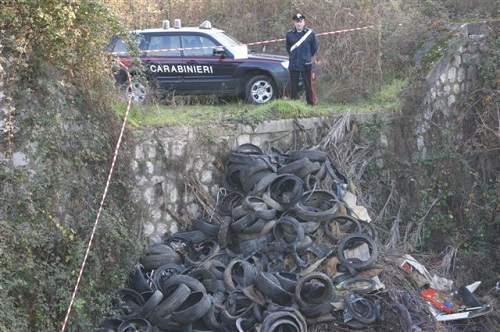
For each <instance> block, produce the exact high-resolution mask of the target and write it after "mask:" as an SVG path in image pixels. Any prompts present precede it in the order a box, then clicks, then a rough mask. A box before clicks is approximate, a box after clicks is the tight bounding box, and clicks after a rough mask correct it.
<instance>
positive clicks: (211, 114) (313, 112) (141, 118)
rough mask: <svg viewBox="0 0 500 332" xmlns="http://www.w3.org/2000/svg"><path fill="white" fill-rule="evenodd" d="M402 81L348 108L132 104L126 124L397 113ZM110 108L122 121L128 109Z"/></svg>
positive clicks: (123, 104) (190, 100)
mask: <svg viewBox="0 0 500 332" xmlns="http://www.w3.org/2000/svg"><path fill="white" fill-rule="evenodd" d="M405 84H406V81H403V80H394V81H392V82H390V83H389V84H386V85H384V86H382V87H381V89H380V90H379V91H377V92H375V93H374V94H373V95H372V96H371V97H370V98H367V99H364V100H359V101H358V102H356V103H350V104H335V103H329V104H322V103H320V104H318V105H316V106H314V107H310V106H308V105H306V104H305V102H304V101H300V100H289V99H285V98H284V99H276V100H274V101H272V102H270V103H267V104H265V105H252V104H248V103H246V102H244V101H241V100H238V99H236V98H234V99H226V100H222V99H217V98H214V97H189V96H185V97H175V98H172V99H171V100H170V101H169V103H168V104H167V103H163V104H160V103H149V104H145V105H137V104H132V107H131V110H130V113H129V118H128V124H129V126H130V127H132V128H139V127H152V126H153V127H154V126H169V125H170V126H175V125H199V124H202V123H228V122H229V123H234V122H237V123H243V124H249V125H256V124H258V123H260V122H262V121H266V120H280V119H293V118H305V117H314V116H328V115H332V114H336V113H342V112H345V111H347V110H349V111H351V112H353V113H373V112H386V111H393V110H397V109H399V108H400V107H401V100H400V99H399V93H400V92H401V90H402V89H403V88H404V86H405ZM111 107H112V108H113V109H114V110H115V112H116V113H117V114H118V115H119V116H120V117H121V118H123V117H124V115H125V112H126V110H127V107H128V101H127V100H125V99H124V98H122V99H117V100H115V101H113V103H112V105H111Z"/></svg>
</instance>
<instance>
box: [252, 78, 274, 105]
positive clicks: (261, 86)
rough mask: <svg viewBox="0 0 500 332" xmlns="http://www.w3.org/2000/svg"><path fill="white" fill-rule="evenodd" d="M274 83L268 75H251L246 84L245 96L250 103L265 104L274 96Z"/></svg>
mask: <svg viewBox="0 0 500 332" xmlns="http://www.w3.org/2000/svg"><path fill="white" fill-rule="evenodd" d="M277 92H278V91H277V89H276V85H275V84H274V82H273V80H272V79H271V78H270V77H269V76H265V75H259V76H255V77H252V78H251V79H250V80H249V81H248V82H247V86H246V98H247V100H248V102H250V103H252V104H265V103H267V102H270V101H271V100H273V99H275V98H276V95H277Z"/></svg>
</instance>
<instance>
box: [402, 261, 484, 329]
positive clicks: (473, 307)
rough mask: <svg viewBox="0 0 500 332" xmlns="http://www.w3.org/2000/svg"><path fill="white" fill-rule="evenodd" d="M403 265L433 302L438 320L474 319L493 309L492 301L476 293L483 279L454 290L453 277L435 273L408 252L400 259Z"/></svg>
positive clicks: (423, 294)
mask: <svg viewBox="0 0 500 332" xmlns="http://www.w3.org/2000/svg"><path fill="white" fill-rule="evenodd" d="M399 267H400V268H401V269H403V270H404V271H406V272H407V273H408V274H409V275H410V277H411V278H412V279H413V281H414V282H415V283H416V284H417V285H418V287H419V288H420V289H421V294H422V297H423V298H424V299H425V300H426V301H427V302H428V303H429V307H430V311H431V312H432V314H433V315H434V317H435V318H436V320H437V321H441V322H444V321H454V320H460V319H471V318H474V317H478V316H482V315H486V314H488V313H490V312H491V311H492V310H493V308H492V307H491V306H490V305H488V304H484V303H481V302H480V301H479V300H478V299H477V298H476V297H475V296H474V295H473V292H474V291H475V290H476V289H477V288H478V287H479V285H480V284H481V282H480V281H476V282H474V283H472V284H470V285H467V286H462V287H460V288H458V289H456V290H453V281H451V280H448V279H446V278H442V277H439V276H436V275H434V276H431V274H430V273H429V271H428V270H427V268H426V267H425V266H424V265H423V264H421V263H420V262H418V261H417V260H416V259H415V258H414V257H412V256H411V255H408V254H405V255H403V257H402V259H400V260H399Z"/></svg>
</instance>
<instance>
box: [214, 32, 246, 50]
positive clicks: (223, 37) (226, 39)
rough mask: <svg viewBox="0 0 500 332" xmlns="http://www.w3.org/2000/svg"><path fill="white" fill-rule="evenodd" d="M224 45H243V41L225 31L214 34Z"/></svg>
mask: <svg viewBox="0 0 500 332" xmlns="http://www.w3.org/2000/svg"><path fill="white" fill-rule="evenodd" d="M212 36H213V37H214V38H215V39H217V41H218V42H219V43H220V45H222V46H226V47H227V46H235V45H241V42H240V41H239V40H237V39H236V38H234V37H233V36H231V35H229V34H227V33H225V32H217V33H214V34H213V35H212Z"/></svg>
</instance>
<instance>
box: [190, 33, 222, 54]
mask: <svg viewBox="0 0 500 332" xmlns="http://www.w3.org/2000/svg"><path fill="white" fill-rule="evenodd" d="M182 45H183V47H184V56H207V57H208V56H213V52H214V47H215V46H216V44H215V43H214V42H213V41H212V40H210V39H208V38H206V37H204V36H182Z"/></svg>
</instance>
